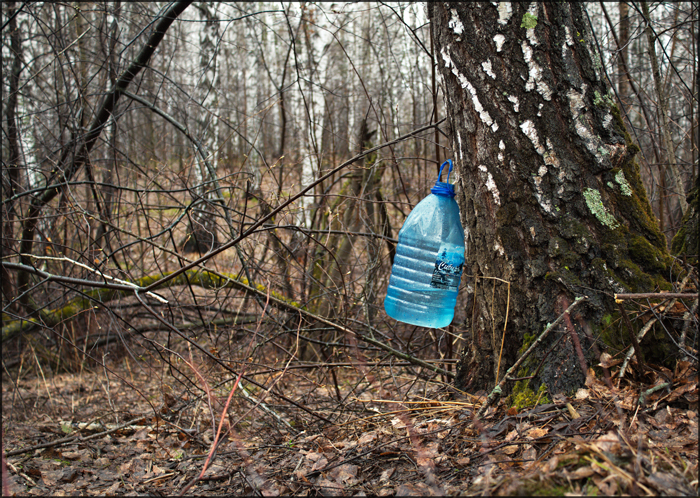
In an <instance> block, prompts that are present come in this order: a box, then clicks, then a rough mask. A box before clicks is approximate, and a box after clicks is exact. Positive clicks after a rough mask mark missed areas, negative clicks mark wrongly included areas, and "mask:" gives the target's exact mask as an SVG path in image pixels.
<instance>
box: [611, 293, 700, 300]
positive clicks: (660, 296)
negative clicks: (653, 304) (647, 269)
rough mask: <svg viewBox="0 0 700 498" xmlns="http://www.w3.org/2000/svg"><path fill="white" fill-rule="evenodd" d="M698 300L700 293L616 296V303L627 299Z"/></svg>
mask: <svg viewBox="0 0 700 498" xmlns="http://www.w3.org/2000/svg"><path fill="white" fill-rule="evenodd" d="M657 298H658V299H674V298H675V299H697V298H698V293H697V292H696V293H694V294H693V293H692V292H642V293H639V294H615V301H624V300H626V299H657Z"/></svg>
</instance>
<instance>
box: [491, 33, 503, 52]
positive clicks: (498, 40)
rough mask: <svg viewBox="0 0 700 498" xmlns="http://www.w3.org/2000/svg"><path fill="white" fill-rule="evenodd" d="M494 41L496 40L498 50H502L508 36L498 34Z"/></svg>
mask: <svg viewBox="0 0 700 498" xmlns="http://www.w3.org/2000/svg"><path fill="white" fill-rule="evenodd" d="M493 41H495V42H496V52H500V51H501V49H502V48H503V44H504V43H505V41H506V37H505V36H503V35H501V34H498V35H496V36H494V37H493Z"/></svg>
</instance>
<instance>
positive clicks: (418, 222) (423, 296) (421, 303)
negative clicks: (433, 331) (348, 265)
mask: <svg viewBox="0 0 700 498" xmlns="http://www.w3.org/2000/svg"><path fill="white" fill-rule="evenodd" d="M448 163H449V165H450V167H449V169H448V170H447V181H446V182H441V181H440V176H441V175H442V169H443V168H444V167H445V165H446V164H448ZM451 172H452V160H451V159H448V160H447V161H445V162H444V163H442V166H440V173H439V174H438V179H437V181H436V182H435V186H434V187H433V188H431V189H430V191H431V192H432V193H431V194H430V195H429V196H428V197H426V198H425V199H423V200H422V201H420V202H419V203H418V205H417V206H416V207H415V208H414V209H413V211H411V213H410V214H409V215H408V218H406V221H405V222H404V224H403V227H401V231H400V232H399V244H398V246H397V247H396V256H395V257H394V265H393V266H392V268H391V277H390V279H389V287H388V288H387V291H386V298H385V299H384V309H385V310H386V313H387V315H389V316H390V317H392V318H394V319H396V320H399V321H401V322H405V323H410V324H412V325H420V326H423V327H432V328H439V327H446V326H447V325H449V324H450V323H451V322H452V319H453V318H454V313H455V312H454V310H455V305H456V304H457V291H458V289H459V281H460V279H461V277H462V268H463V266H464V230H463V229H462V223H461V221H460V219H459V207H458V206H457V203H456V202H455V200H454V196H455V190H454V186H453V185H451V184H450V183H448V182H449V179H450V173H451Z"/></svg>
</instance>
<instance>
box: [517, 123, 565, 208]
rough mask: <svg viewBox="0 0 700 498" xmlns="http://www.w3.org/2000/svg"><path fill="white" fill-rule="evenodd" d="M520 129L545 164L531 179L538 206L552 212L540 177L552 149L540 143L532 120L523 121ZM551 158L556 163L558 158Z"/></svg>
mask: <svg viewBox="0 0 700 498" xmlns="http://www.w3.org/2000/svg"><path fill="white" fill-rule="evenodd" d="M520 129H521V130H522V131H523V133H524V134H525V135H526V136H527V138H529V139H530V141H531V142H532V145H534V147H535V150H536V151H537V153H538V154H539V155H541V156H542V157H543V158H544V160H545V161H544V162H545V164H544V165H542V166H540V168H539V170H538V171H537V174H536V175H534V176H533V180H534V182H535V197H537V202H539V203H540V206H542V209H544V210H545V211H546V212H547V213H551V212H552V203H551V202H550V201H549V200H547V199H546V198H545V196H544V193H543V192H542V178H543V177H544V175H546V174H547V173H548V171H547V166H546V164H548V159H547V158H548V157H550V156H553V154H554V152H553V151H551V150H550V151H547V150H545V148H544V146H543V145H542V144H541V143H540V138H539V136H538V135H537V130H536V129H535V125H534V124H533V123H532V121H530V120H527V121H525V122H524V123H522V124H521V125H520ZM553 159H554V160H555V161H556V163H557V165H558V162H559V161H558V160H557V159H556V156H554V157H553ZM549 161H550V162H551V161H552V158H551V157H550V159H549Z"/></svg>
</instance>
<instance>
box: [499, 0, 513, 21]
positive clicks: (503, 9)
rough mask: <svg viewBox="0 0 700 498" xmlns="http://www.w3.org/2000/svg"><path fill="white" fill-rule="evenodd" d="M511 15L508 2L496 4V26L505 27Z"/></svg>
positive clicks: (511, 11)
mask: <svg viewBox="0 0 700 498" xmlns="http://www.w3.org/2000/svg"><path fill="white" fill-rule="evenodd" d="M512 15H513V7H511V6H510V2H498V24H500V25H501V26H505V25H506V24H508V21H509V20H510V16H512Z"/></svg>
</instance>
